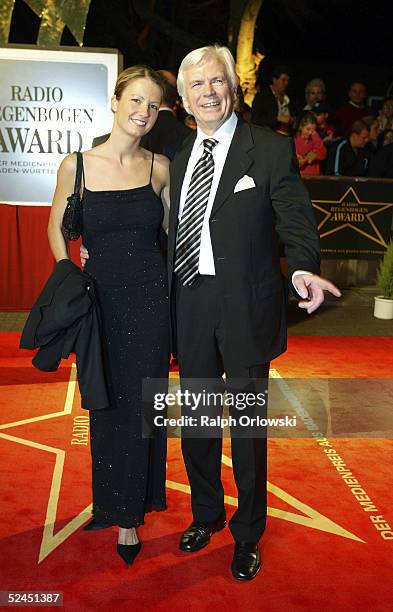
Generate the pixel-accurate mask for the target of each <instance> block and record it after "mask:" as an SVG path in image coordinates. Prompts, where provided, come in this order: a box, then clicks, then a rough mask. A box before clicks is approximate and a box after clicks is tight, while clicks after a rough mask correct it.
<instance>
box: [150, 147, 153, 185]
mask: <svg viewBox="0 0 393 612" xmlns="http://www.w3.org/2000/svg"><path fill="white" fill-rule="evenodd" d="M153 164H154V151H153V152H152V154H151V167H150V177H149V185H150V184H151V177H152V176H153Z"/></svg>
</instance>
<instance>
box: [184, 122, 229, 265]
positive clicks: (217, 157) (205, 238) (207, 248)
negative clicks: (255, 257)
mask: <svg viewBox="0 0 393 612" xmlns="http://www.w3.org/2000/svg"><path fill="white" fill-rule="evenodd" d="M236 125H237V117H236V115H235V113H233V114H232V115H231V116H230V117H229V119H228V120H227V121H225V123H224V124H223V125H222V126H221V127H220V128H219V129H218V130H217V132H215V133H214V134H213V135H212V136H208V135H207V134H205V133H204V132H202V130H201V129H200V128H199V127H198V131H197V137H196V139H195V142H194V146H193V147H192V151H191V155H190V159H189V161H188V164H187V170H186V173H185V175H184V181H183V185H182V189H181V194H180V205H179V220H180V219H181V215H182V212H183V208H184V204H185V201H186V197H187V192H188V188H189V186H190V181H191V177H192V173H193V171H194V168H195V165H196V163H197V161H198V160H199V159H200V157H201V156H202V154H203V141H204V140H205V139H206V138H214V140H217V144H216V146H215V147H214V149H213V159H214V174H213V180H212V184H211V187H210V193H209V199H208V202H207V206H206V210H205V216H204V218H203V225H202V232H201V249H200V253H199V267H198V272H199V274H208V275H211V276H214V275H215V273H216V271H215V268H214V258H213V249H212V243H211V238H210V228H209V218H210V214H211V211H212V208H213V202H214V198H215V197H216V193H217V189H218V184H219V182H220V178H221V174H222V170H223V168H224V164H225V160H226V158H227V155H228V151H229V147H230V144H231V142H232V138H233V135H234V133H235V129H236Z"/></svg>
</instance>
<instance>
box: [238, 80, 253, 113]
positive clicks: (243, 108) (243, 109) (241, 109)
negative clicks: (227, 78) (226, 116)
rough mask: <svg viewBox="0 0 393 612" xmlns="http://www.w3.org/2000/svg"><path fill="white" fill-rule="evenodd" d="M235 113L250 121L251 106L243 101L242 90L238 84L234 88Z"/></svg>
mask: <svg viewBox="0 0 393 612" xmlns="http://www.w3.org/2000/svg"><path fill="white" fill-rule="evenodd" d="M235 113H236V114H237V116H238V117H241V118H242V119H244V121H250V116H251V108H250V107H249V106H248V104H246V103H245V101H244V95H243V90H242V88H241V87H240V85H238V86H237V90H236V102H235Z"/></svg>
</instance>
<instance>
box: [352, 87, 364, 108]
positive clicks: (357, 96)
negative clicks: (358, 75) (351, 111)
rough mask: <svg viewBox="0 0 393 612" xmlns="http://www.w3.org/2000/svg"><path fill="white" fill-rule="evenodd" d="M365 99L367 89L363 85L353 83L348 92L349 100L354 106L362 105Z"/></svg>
mask: <svg viewBox="0 0 393 612" xmlns="http://www.w3.org/2000/svg"><path fill="white" fill-rule="evenodd" d="M366 98H367V89H366V86H365V85H363V83H353V84H352V86H351V89H350V90H349V99H350V100H351V102H353V103H354V104H359V105H360V104H363V102H364V101H365V99H366Z"/></svg>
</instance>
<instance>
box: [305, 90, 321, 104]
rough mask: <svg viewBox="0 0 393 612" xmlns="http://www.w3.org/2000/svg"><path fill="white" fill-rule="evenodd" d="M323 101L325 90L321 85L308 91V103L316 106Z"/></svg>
mask: <svg viewBox="0 0 393 612" xmlns="http://www.w3.org/2000/svg"><path fill="white" fill-rule="evenodd" d="M322 100H323V90H322V87H320V86H319V85H315V86H314V87H310V89H309V90H308V103H309V104H311V106H312V105H313V104H315V103H316V102H322Z"/></svg>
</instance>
